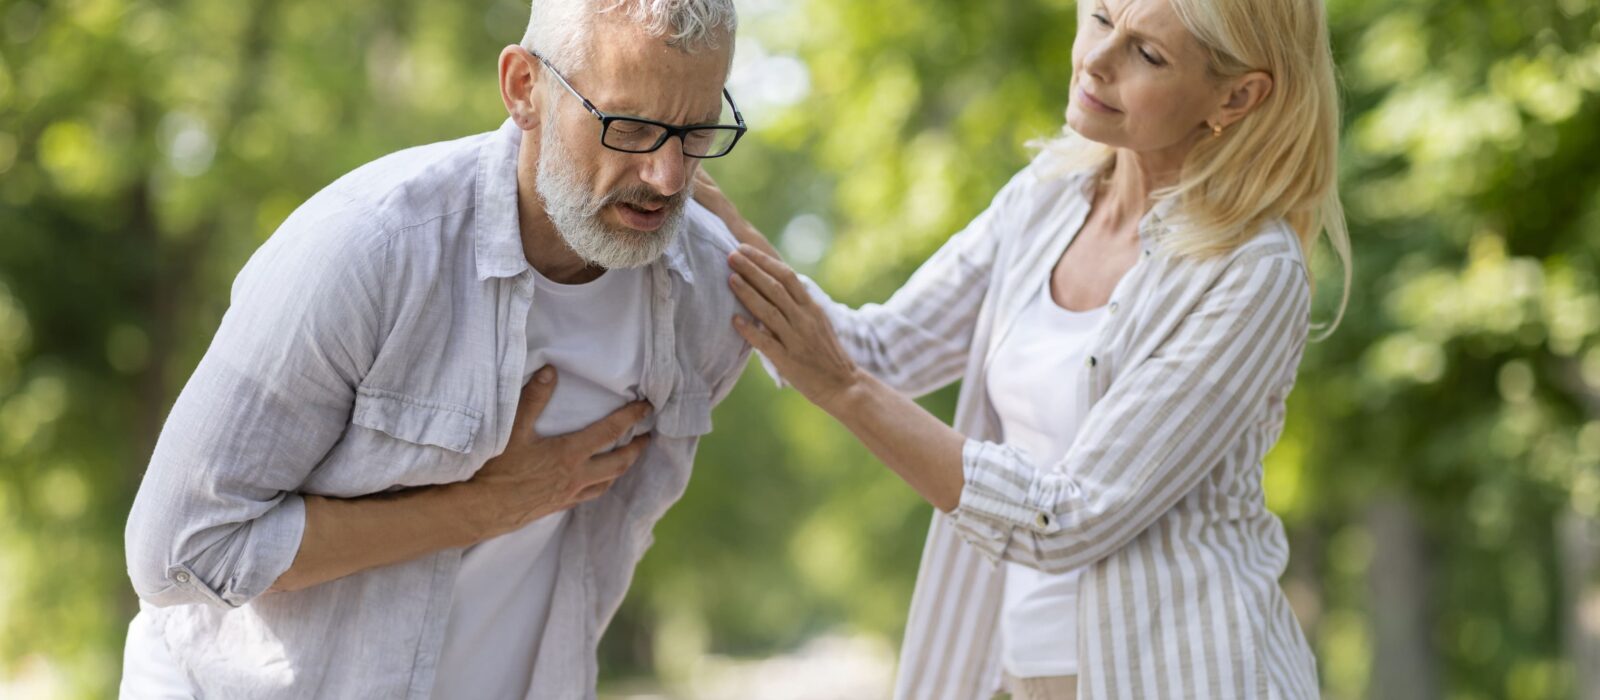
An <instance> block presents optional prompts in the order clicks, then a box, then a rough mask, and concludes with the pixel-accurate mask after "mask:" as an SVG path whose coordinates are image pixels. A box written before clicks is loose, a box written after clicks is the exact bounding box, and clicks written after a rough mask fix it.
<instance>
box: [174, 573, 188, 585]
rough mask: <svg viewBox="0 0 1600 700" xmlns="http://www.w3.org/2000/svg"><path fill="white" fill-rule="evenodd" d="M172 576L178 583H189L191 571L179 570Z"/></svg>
mask: <svg viewBox="0 0 1600 700" xmlns="http://www.w3.org/2000/svg"><path fill="white" fill-rule="evenodd" d="M172 578H173V579H174V580H176V581H177V582H178V583H188V582H189V572H187V571H179V572H178V573H177V574H174V575H173V577H172Z"/></svg>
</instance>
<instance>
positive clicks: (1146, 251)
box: [1144, 248, 1150, 258]
mask: <svg viewBox="0 0 1600 700" xmlns="http://www.w3.org/2000/svg"><path fill="white" fill-rule="evenodd" d="M1144 256H1145V257H1147V258H1148V257H1150V249H1149V248H1145V249H1144Z"/></svg>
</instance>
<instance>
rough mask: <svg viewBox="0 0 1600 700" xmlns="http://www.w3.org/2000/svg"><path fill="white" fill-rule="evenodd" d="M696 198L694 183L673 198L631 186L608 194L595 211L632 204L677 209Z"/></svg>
mask: <svg viewBox="0 0 1600 700" xmlns="http://www.w3.org/2000/svg"><path fill="white" fill-rule="evenodd" d="M692 196H694V182H693V181H690V182H689V185H688V186H687V187H685V188H683V189H682V190H680V191H679V192H678V193H677V194H675V195H672V196H671V197H663V196H661V195H658V194H656V193H655V192H653V191H651V190H650V188H648V187H644V186H630V187H624V188H622V189H619V190H615V191H612V192H610V193H608V194H607V195H606V196H605V197H602V198H601V199H600V201H599V202H598V203H597V204H596V205H595V207H594V211H595V212H596V213H598V212H599V211H600V210H601V209H604V208H606V207H608V206H610V205H612V204H631V205H633V206H636V207H640V208H642V209H647V210H650V209H676V208H678V207H681V206H683V203H684V202H686V201H688V200H689V198H690V197H692Z"/></svg>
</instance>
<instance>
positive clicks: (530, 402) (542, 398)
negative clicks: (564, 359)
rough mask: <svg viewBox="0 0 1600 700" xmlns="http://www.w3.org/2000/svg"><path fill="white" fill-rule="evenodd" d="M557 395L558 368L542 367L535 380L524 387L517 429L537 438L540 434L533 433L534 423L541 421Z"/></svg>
mask: <svg viewBox="0 0 1600 700" xmlns="http://www.w3.org/2000/svg"><path fill="white" fill-rule="evenodd" d="M555 393H556V368H555V367H552V366H550V365H545V366H543V367H540V368H539V369H538V370H537V371H535V372H534V373H533V378H532V379H529V380H528V383H527V384H524V385H523V386H522V398H521V399H520V400H519V401H518V402H517V417H516V419H515V420H516V428H517V429H519V430H522V431H525V432H527V433H528V434H531V435H534V436H535V437H537V436H538V434H537V433H534V432H533V423H534V421H537V420H539V416H540V415H541V414H543V413H544V409H545V407H547V406H549V405H550V397H551V396H552V395H554V394H555Z"/></svg>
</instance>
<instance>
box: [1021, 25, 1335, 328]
mask: <svg viewBox="0 0 1600 700" xmlns="http://www.w3.org/2000/svg"><path fill="white" fill-rule="evenodd" d="M1080 1H1084V0H1080ZM1169 1H1170V2H1171V3H1172V8H1173V9H1174V10H1175V11H1176V13H1177V15H1178V18H1179V20H1180V21H1182V22H1183V25H1184V27H1186V28H1187V29H1188V30H1189V32H1190V33H1191V34H1193V35H1194V36H1195V38H1196V39H1198V40H1199V43H1200V45H1201V47H1202V48H1204V49H1205V51H1206V54H1207V56H1208V58H1209V61H1208V66H1207V70H1208V71H1209V72H1210V74H1211V76H1212V77H1213V78H1214V79H1217V80H1228V79H1232V78H1236V77H1239V76H1241V75H1244V74H1246V73H1249V72H1251V71H1258V70H1259V71H1264V72H1266V73H1267V74H1269V75H1271V76H1272V90H1271V91H1270V92H1269V93H1268V95H1267V97H1266V98H1265V99H1264V100H1263V101H1262V102H1261V104H1259V105H1257V106H1256V108H1255V109H1253V110H1251V111H1250V112H1249V113H1248V114H1246V115H1245V116H1244V118H1242V119H1240V120H1239V121H1238V122H1236V123H1234V124H1233V125H1231V126H1230V127H1228V129H1227V130H1226V131H1225V132H1223V134H1222V135H1221V136H1220V137H1217V138H1202V139H1201V140H1200V141H1199V143H1197V144H1196V145H1195V147H1194V148H1193V149H1192V150H1191V151H1190V152H1189V155H1188V157H1187V159H1186V160H1185V161H1184V164H1183V170H1182V172H1181V174H1180V175H1179V179H1178V182H1177V183H1176V184H1174V185H1172V186H1170V187H1165V188H1162V189H1161V190H1158V191H1157V192H1154V193H1152V194H1153V196H1155V197H1158V198H1169V197H1170V198H1175V199H1176V200H1177V202H1178V211H1179V212H1180V216H1181V217H1182V219H1183V222H1184V226H1183V227H1181V229H1180V230H1179V231H1178V232H1176V233H1175V234H1174V235H1172V236H1170V237H1169V238H1167V239H1165V241H1164V244H1165V246H1166V248H1167V250H1169V251H1171V252H1172V253H1173V254H1176V255H1180V256H1191V257H1198V258H1204V257H1212V256H1217V255H1224V254H1227V253H1229V252H1231V251H1232V250H1234V249H1235V248H1237V247H1238V246H1240V245H1242V244H1243V243H1245V242H1246V241H1248V240H1249V239H1250V238H1251V237H1253V236H1254V235H1255V234H1256V233H1257V232H1258V231H1260V230H1261V227H1262V226H1263V225H1265V224H1266V223H1267V222H1269V221H1272V220H1274V219H1279V218H1282V219H1283V220H1285V221H1286V222H1288V224H1289V226H1290V228H1293V229H1294V232H1295V235H1296V236H1298V237H1299V239H1300V243H1301V247H1302V249H1304V250H1305V251H1306V253H1307V254H1308V255H1309V253H1310V251H1311V250H1313V249H1314V244H1315V243H1316V241H1317V238H1318V236H1319V235H1326V236H1327V238H1328V242H1329V244H1330V246H1331V247H1332V248H1333V252H1334V254H1335V255H1336V256H1337V257H1338V259H1339V264H1340V266H1341V267H1342V268H1343V271H1344V289H1343V294H1342V296H1341V298H1340V300H1339V307H1338V310H1337V312H1336V313H1335V315H1334V318H1333V321H1332V322H1331V323H1328V324H1325V325H1321V324H1319V326H1318V328H1319V330H1321V331H1322V334H1321V336H1320V337H1326V336H1327V334H1329V333H1331V332H1332V331H1333V329H1334V327H1336V326H1337V325H1338V324H1339V320H1340V319H1341V318H1342V317H1343V316H1344V311H1345V307H1346V305H1347V304H1348V303H1349V299H1350V280H1351V259H1350V233H1349V231H1348V229H1347V228H1346V225H1345V218H1344V207H1343V206H1342V205H1340V203H1339V186H1338V151H1339V93H1338V85H1337V81H1336V79H1335V77H1334V65H1333V51H1332V49H1331V47H1330V46H1329V42H1328V26H1327V14H1326V10H1325V8H1324V5H1323V2H1322V0H1169ZM1063 132H1064V133H1063V134H1062V135H1061V136H1059V137H1057V138H1054V139H1051V140H1049V141H1047V142H1043V143H1040V144H1038V145H1039V146H1040V147H1041V148H1043V149H1045V150H1047V151H1050V152H1053V153H1056V154H1059V155H1060V156H1064V157H1065V162H1066V164H1067V166H1068V167H1069V168H1072V169H1079V168H1085V167H1093V168H1103V167H1105V166H1106V165H1108V164H1109V163H1110V161H1111V158H1112V157H1113V155H1114V152H1113V150H1112V149H1111V148H1109V147H1107V146H1105V145H1102V144H1099V143H1095V142H1093V141H1090V140H1088V139H1086V138H1084V137H1082V136H1081V135H1079V134H1077V133H1076V132H1074V131H1072V130H1071V128H1070V127H1065V128H1063Z"/></svg>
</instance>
